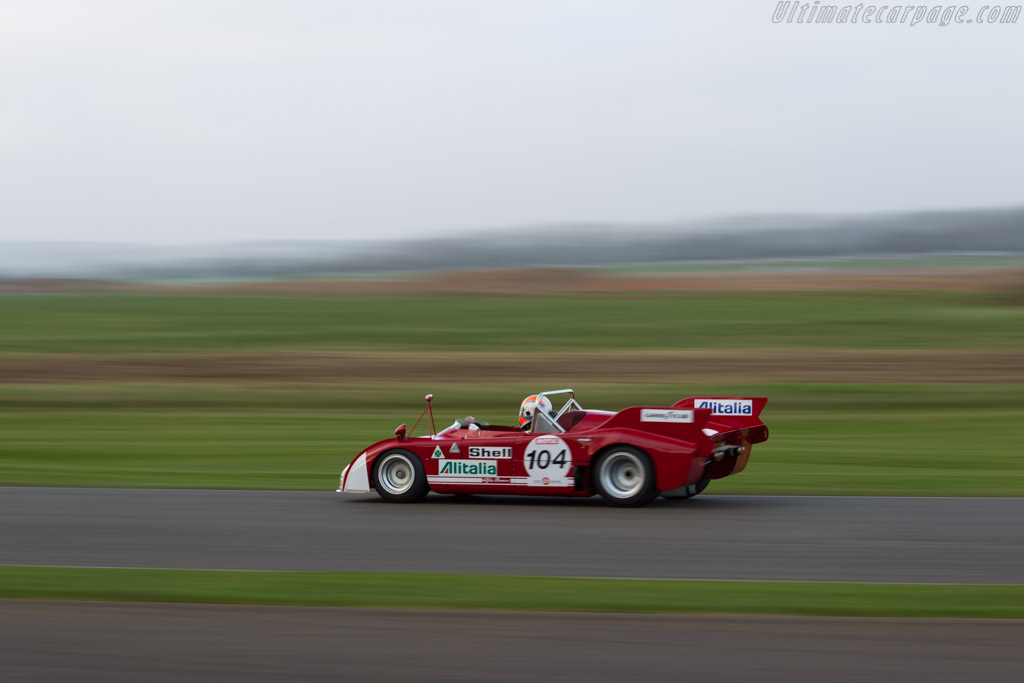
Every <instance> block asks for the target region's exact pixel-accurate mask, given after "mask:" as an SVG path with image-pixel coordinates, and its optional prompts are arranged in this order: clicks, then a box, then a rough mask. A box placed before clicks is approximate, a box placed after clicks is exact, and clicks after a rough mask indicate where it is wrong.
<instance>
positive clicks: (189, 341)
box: [0, 292, 1024, 354]
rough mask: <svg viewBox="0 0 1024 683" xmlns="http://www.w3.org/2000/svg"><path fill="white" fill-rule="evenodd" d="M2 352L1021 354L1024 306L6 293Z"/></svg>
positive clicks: (781, 299)
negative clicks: (893, 351) (847, 351)
mask: <svg viewBox="0 0 1024 683" xmlns="http://www.w3.org/2000/svg"><path fill="white" fill-rule="evenodd" d="M0 321H2V329H0V353H4V352H7V353H11V352H18V353H96V354H140V353H185V352H188V353H197V352H217V353H248V352H273V351H295V350H306V351H309V350H319V351H323V350H353V349H374V350H423V351H429V350H449V351H499V352H500V351H506V352H523V351H525V350H529V349H540V350H556V349H574V348H575V349H583V350H639V349H659V350H680V349H726V348H795V349H805V348H872V349H902V348H911V349H952V348H980V349H986V348H1019V347H1020V346H1021V343H1022V340H1024V306H1010V305H1002V304H1000V303H998V302H997V301H996V300H995V298H994V297H992V296H991V295H986V294H977V293H950V292H820V293H815V292H679V293H671V292H646V293H619V294H616V293H609V294H588V295H577V296H564V295H557V296H550V297H538V296H534V297H524V296H485V295H473V294H464V295H444V296H441V295H426V294H424V295H404V296H395V295H366V294H361V295H344V296H339V295H329V294H326V293H324V294H312V295H311V294H304V295H297V294H295V295H284V294H282V295H277V296H268V295H234V296H225V295H219V294H218V295H214V294H191V295H189V294H45V295H44V294H39V295H20V296H10V295H8V296H0Z"/></svg>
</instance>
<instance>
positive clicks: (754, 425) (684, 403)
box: [672, 396, 768, 444]
mask: <svg viewBox="0 0 1024 683" xmlns="http://www.w3.org/2000/svg"><path fill="white" fill-rule="evenodd" d="M767 403H768V399H767V398H764V397H752V396H747V397H736V396H716V397H712V396H691V397H689V398H684V399H682V400H681V401H677V402H676V403H674V404H673V405H672V407H673V408H678V409H680V410H685V409H689V410H693V411H694V412H695V413H703V412H704V411H709V417H708V420H707V424H706V425H705V426H704V428H703V432H704V433H705V434H707V435H708V436H709V437H711V439H712V440H713V441H715V442H716V443H725V444H738V443H741V442H747V443H761V442H762V441H767V440H768V428H767V427H766V426H765V425H764V423H763V422H762V421H761V411H762V410H764V406H765V404H767Z"/></svg>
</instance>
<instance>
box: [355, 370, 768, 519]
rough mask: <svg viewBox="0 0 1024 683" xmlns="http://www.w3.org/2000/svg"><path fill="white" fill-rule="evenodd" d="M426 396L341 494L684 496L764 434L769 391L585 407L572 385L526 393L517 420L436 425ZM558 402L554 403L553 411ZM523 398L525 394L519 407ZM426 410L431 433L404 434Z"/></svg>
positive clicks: (744, 456)
mask: <svg viewBox="0 0 1024 683" xmlns="http://www.w3.org/2000/svg"><path fill="white" fill-rule="evenodd" d="M432 399H433V396H432V395H428V396H427V397H426V400H427V406H426V408H425V409H424V411H423V414H421V415H420V420H417V422H416V424H415V425H413V429H412V430H407V428H406V426H405V425H404V424H403V425H400V426H399V427H398V429H396V430H395V436H394V437H393V438H390V439H385V440H384V441H380V442H378V443H375V444H373V445H372V446H370V447H369V448H367V449H366V450H365V451H363V452H362V453H360V454H359V455H358V456H357V457H356V458H355V460H353V461H352V462H351V463H350V464H349V465H348V466H347V467H346V468H345V469H344V471H343V472H342V473H341V482H340V486H339V488H338V492H339V493H367V492H369V491H370V489H375V490H376V491H377V493H378V494H379V495H380V497H381V498H383V499H384V500H386V501H389V502H394V503H409V502H414V501H418V500H421V499H422V498H423V497H424V496H426V495H427V494H428V493H429V492H430V491H434V492H436V493H450V494H463V495H464V494H511V495H528V496H536V495H542V496H592V495H594V494H595V493H597V494H600V495H601V496H602V497H603V498H604V499H605V500H606V501H607V502H608V503H610V504H612V505H617V506H622V507H633V506H639V505H646V504H647V503H649V502H651V501H652V500H654V499H655V498H657V497H658V496H662V497H665V498H689V497H692V496H695V495H697V494H698V493H700V492H701V491H703V490H704V488H705V487H706V486H707V485H708V482H710V481H711V480H712V479H721V478H722V477H727V476H729V475H730V474H736V473H738V472H741V471H742V470H743V468H745V467H746V466H747V461H748V460H749V459H750V450H751V447H752V446H753V444H756V443H761V442H763V441H766V440H767V439H768V428H767V427H766V426H765V424H764V423H763V422H761V419H760V415H761V411H762V410H763V409H764V406H765V403H767V402H768V399H766V398H731V397H730V398H721V397H697V398H684V399H682V400H681V401H678V402H677V403H675V404H673V405H671V406H668V407H656V406H652V407H647V406H634V407H630V408H624V409H623V410H620V411H618V412H609V411H605V410H584V409H583V407H582V406H581V405H580V404H579V403H578V402H577V400H576V396H575V392H573V390H571V389H560V390H557V391H546V392H540V393H539V394H536V395H535V396H531V397H529V398H528V399H527V401H531V403H530V404H529V405H530V406H535V407H534V408H532V409H531V410H532V414H530V411H527V413H526V414H527V416H528V418H529V419H524V418H523V413H522V412H521V413H520V415H521V419H520V423H521V424H524V425H525V426H524V427H503V426H497V425H488V424H483V423H480V422H478V421H477V420H476V419H475V418H472V417H469V418H466V419H465V420H458V421H456V422H455V424H453V425H451V426H450V427H448V428H446V429H443V430H441V431H436V429H435V427H434V419H433V409H432V407H431V401H432ZM555 404H561V407H560V408H558V409H555V407H554V405H555ZM526 405H527V403H526V402H524V406H526ZM424 415H427V416H428V419H427V426H428V427H429V429H430V434H428V435H425V436H418V437H414V436H411V432H412V431H415V429H416V426H418V425H419V422H420V421H421V420H422V419H423V417H424Z"/></svg>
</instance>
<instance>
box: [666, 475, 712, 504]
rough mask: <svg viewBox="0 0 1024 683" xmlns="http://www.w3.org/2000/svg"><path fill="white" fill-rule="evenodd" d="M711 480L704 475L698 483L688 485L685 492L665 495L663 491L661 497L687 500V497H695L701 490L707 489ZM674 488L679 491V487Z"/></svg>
mask: <svg viewBox="0 0 1024 683" xmlns="http://www.w3.org/2000/svg"><path fill="white" fill-rule="evenodd" d="M710 482H711V480H710V479H708V478H707V477H702V478H701V480H700V481H698V482H697V483H696V484H690V485H689V486H687V487H686V489H685V491H684V492H681V493H672V494H670V495H665V494H664V493H662V494H661V497H662V498H664V499H666V500H686V499H687V498H693V497H694V496H696V495H697V494H699V493H700V492H701V491H703V490H704V489H706V488H707V487H708V484H709V483H710ZM674 490H676V491H678V490H679V489H674Z"/></svg>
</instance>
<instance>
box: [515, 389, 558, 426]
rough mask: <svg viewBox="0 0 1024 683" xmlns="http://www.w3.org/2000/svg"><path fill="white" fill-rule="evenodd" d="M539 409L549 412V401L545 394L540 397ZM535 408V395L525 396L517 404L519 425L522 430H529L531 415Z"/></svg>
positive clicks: (531, 424) (531, 421)
mask: <svg viewBox="0 0 1024 683" xmlns="http://www.w3.org/2000/svg"><path fill="white" fill-rule="evenodd" d="M540 409H541V410H543V411H545V412H547V413H549V414H550V413H551V401H550V400H548V397H547V396H541V397H540ZM536 410H537V395H536V394H534V395H533V396H527V397H526V398H524V399H523V402H522V404H520V406H519V427H520V429H522V430H523V431H524V432H528V431H530V427H531V426H533V415H534V413H535V412H536Z"/></svg>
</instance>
